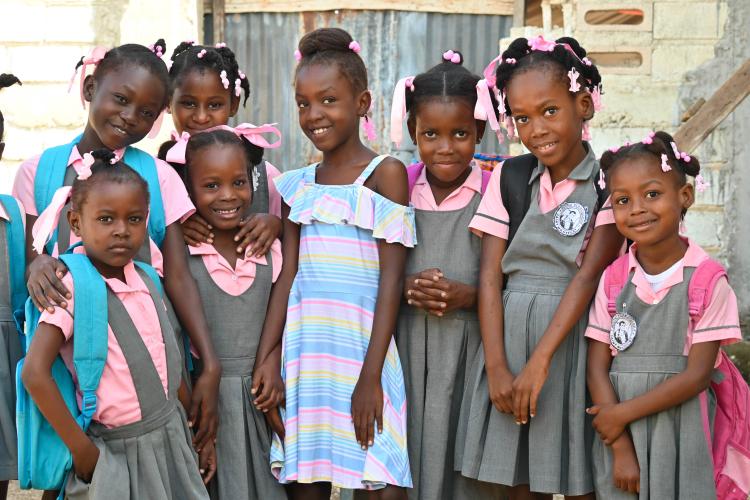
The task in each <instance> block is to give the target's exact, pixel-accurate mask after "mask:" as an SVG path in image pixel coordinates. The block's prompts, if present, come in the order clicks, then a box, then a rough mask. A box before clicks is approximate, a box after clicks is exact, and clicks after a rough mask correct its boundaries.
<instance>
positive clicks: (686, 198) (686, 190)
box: [679, 182, 695, 210]
mask: <svg viewBox="0 0 750 500" xmlns="http://www.w3.org/2000/svg"><path fill="white" fill-rule="evenodd" d="M679 196H680V202H681V203H682V208H683V210H687V209H688V208H690V207H691V206H693V203H695V188H694V187H693V185H692V184H691V183H689V182H686V183H685V185H684V186H682V187H681V188H680V191H679Z"/></svg>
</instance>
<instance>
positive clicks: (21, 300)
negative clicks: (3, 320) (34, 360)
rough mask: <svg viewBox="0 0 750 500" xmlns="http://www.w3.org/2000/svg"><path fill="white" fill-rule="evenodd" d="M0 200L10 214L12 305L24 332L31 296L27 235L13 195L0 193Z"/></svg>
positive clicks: (14, 315)
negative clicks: (25, 309)
mask: <svg viewBox="0 0 750 500" xmlns="http://www.w3.org/2000/svg"><path fill="white" fill-rule="evenodd" d="M0 202H1V203H2V204H3V206H4V207H5V211H6V212H7V213H8V215H9V216H10V223H9V224H8V228H7V229H8V230H7V231H6V232H5V234H6V239H7V243H8V262H9V263H10V270H9V273H10V305H11V307H12V308H13V318H14V319H15V320H16V328H17V329H18V332H19V333H20V332H22V331H23V329H22V324H23V317H24V304H25V303H26V298H27V297H28V296H29V294H28V290H27V289H26V280H25V279H24V273H25V272H26V235H25V234H24V227H23V217H25V214H22V213H21V211H20V210H19V209H18V203H16V200H15V199H14V198H13V197H12V196H8V195H7V194H0Z"/></svg>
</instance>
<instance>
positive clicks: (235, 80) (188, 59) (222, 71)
mask: <svg viewBox="0 0 750 500" xmlns="http://www.w3.org/2000/svg"><path fill="white" fill-rule="evenodd" d="M195 70H198V71H200V72H204V71H206V70H210V71H213V72H214V73H216V75H217V76H218V77H219V78H222V75H223V78H224V79H225V80H223V82H224V88H225V89H227V91H228V92H232V93H233V94H232V95H233V96H235V97H240V93H241V92H244V93H245V99H244V100H243V101H242V105H243V106H244V105H245V104H246V103H247V99H248V98H249V97H250V83H249V82H248V80H247V77H246V76H245V74H244V73H243V72H242V71H241V70H240V67H239V64H238V63H237V57H236V56H235V55H234V52H232V49H230V48H229V47H227V46H226V44H224V43H218V44H216V46H214V47H211V46H208V45H195V43H194V42H192V41H186V42H182V43H181V44H179V45H178V46H177V47H175V49H174V52H172V67H171V68H169V81H170V87H169V95H170V96H171V95H172V94H173V93H174V91H175V89H176V88H177V87H179V86H180V84H181V83H182V79H183V78H184V76H185V75H187V74H188V73H190V72H191V71H195Z"/></svg>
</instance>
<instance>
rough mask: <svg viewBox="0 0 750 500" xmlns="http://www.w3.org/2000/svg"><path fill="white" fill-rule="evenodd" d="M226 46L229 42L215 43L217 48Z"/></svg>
mask: <svg viewBox="0 0 750 500" xmlns="http://www.w3.org/2000/svg"><path fill="white" fill-rule="evenodd" d="M226 46H227V44H226V43H224V42H219V43H217V44H216V45H214V47H215V48H217V49H224V48H226Z"/></svg>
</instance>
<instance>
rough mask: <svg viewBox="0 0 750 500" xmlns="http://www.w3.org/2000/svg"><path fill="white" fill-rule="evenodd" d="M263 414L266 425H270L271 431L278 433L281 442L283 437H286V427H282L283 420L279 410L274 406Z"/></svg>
mask: <svg viewBox="0 0 750 500" xmlns="http://www.w3.org/2000/svg"><path fill="white" fill-rule="evenodd" d="M264 416H265V417H266V422H268V425H270V426H271V429H272V430H273V432H275V433H276V434H278V436H279V438H280V439H281V442H282V443H283V442H284V437H286V429H285V428H284V420H283V419H282V418H281V410H280V409H279V408H278V407H276V408H274V409H273V410H271V411H269V412H267V413H264Z"/></svg>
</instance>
